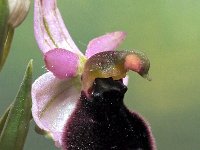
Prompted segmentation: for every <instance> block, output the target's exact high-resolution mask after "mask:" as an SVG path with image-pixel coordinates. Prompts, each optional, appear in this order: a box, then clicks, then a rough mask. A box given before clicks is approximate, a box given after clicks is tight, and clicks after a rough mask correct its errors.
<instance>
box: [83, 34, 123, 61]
mask: <svg viewBox="0 0 200 150" xmlns="http://www.w3.org/2000/svg"><path fill="white" fill-rule="evenodd" d="M125 37H126V33H125V32H121V31H117V32H112V33H108V34H105V35H103V36H100V37H97V38H95V39H93V40H91V41H90V42H89V44H88V46H87V50H86V54H85V55H86V57H87V58H89V57H91V56H92V55H94V54H96V53H99V52H103V51H112V50H115V49H116V48H117V47H118V46H119V45H120V44H121V43H122V41H123V40H124V39H125Z"/></svg>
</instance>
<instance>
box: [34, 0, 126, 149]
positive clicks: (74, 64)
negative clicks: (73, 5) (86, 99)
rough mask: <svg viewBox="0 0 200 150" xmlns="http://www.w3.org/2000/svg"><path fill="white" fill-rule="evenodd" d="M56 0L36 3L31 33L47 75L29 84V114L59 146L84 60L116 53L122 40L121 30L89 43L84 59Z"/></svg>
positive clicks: (72, 107) (76, 95)
mask: <svg viewBox="0 0 200 150" xmlns="http://www.w3.org/2000/svg"><path fill="white" fill-rule="evenodd" d="M56 2H57V1H56V0H35V4H34V33H35V38H36V41H37V43H38V46H39V48H40V50H41V52H42V54H43V55H44V61H45V65H46V68H47V69H48V72H47V73H45V74H43V75H42V76H40V77H39V78H38V79H37V80H36V81H35V82H34V83H33V85H32V115H33V118H34V120H35V122H36V124H37V125H38V127H39V128H41V129H42V130H45V131H46V133H47V134H48V135H50V136H51V138H53V140H54V141H55V143H56V146H58V147H62V140H61V137H62V134H63V128H64V125H65V124H66V122H67V120H68V118H69V116H70V115H71V113H72V112H73V110H74V108H75V106H76V103H77V101H78V98H79V96H80V93H81V88H82V87H81V85H82V84H81V75H82V73H83V69H84V64H85V62H86V60H87V58H90V57H91V56H92V55H94V54H96V53H99V52H102V51H106V50H111V51H113V50H115V49H116V48H117V46H119V44H121V43H122V41H123V40H124V39H125V36H126V34H125V33H124V32H122V31H116V32H112V33H107V34H106V35H103V36H100V37H97V38H95V39H94V40H92V41H91V42H89V45H88V47H87V50H86V54H87V55H86V56H84V55H83V54H82V52H81V51H80V50H79V49H78V47H77V46H76V45H75V43H74V41H73V40H72V38H71V36H70V34H69V32H68V31H67V28H66V27H65V24H64V22H63V20H62V17H61V15H60V12H59V10H58V8H57V4H56Z"/></svg>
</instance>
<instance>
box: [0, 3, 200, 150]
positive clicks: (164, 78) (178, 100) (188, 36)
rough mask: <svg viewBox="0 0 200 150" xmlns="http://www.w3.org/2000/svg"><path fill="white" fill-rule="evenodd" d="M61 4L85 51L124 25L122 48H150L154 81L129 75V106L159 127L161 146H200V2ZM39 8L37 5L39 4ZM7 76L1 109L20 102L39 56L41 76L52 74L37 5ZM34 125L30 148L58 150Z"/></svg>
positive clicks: (20, 33)
mask: <svg viewBox="0 0 200 150" xmlns="http://www.w3.org/2000/svg"><path fill="white" fill-rule="evenodd" d="M58 2H59V8H60V9H61V12H62V14H63V19H64V20H65V23H66V25H67V26H68V29H69V31H70V33H71V35H72V37H73V39H74V40H75V42H76V44H77V45H78V46H79V48H80V49H81V50H82V51H83V52H84V51H85V49H86V45H87V43H88V41H89V40H90V39H92V38H94V37H96V36H99V35H102V34H104V33H106V32H111V31H116V30H123V31H126V32H127V33H128V36H127V39H126V40H125V42H124V43H123V45H122V46H121V47H120V48H119V49H133V48H134V49H138V50H142V51H144V52H145V53H146V54H147V56H149V59H150V60H151V69H150V75H151V77H152V79H153V80H152V81H151V82H148V81H146V80H144V79H142V78H141V77H140V76H138V75H137V74H133V73H129V75H130V80H129V86H128V88H129V90H128V92H127V94H126V97H125V103H126V104H127V105H128V107H129V108H130V109H132V110H134V111H137V112H139V113H140V114H142V115H143V116H144V117H145V118H146V119H147V120H148V121H149V122H150V124H151V127H152V130H153V133H154V135H155V138H156V141H157V145H158V149H161V150H169V149H175V150H188V149H199V147H200V143H199V141H200V130H199V126H200V121H199V120H200V113H199V105H200V101H199V97H200V93H199V89H200V78H199V74H200V61H199V57H200V51H199V49H200V44H199V41H200V17H199V16H200V11H199V8H200V1H196V0H185V1H182V0H176V1H173V0H153V1H148V0H118V1H117V0H109V1H107V0H98V1H94V0H87V1H80V0H73V1H70V0H62V1H58ZM32 7H33V2H32ZM15 33H16V34H15V36H14V40H13V43H12V47H11V51H10V54H9V56H8V59H7V61H6V64H5V66H4V68H3V70H2V72H1V74H0V104H1V105H0V113H1V114H2V113H3V111H4V110H5V109H6V107H8V106H9V104H10V103H11V101H12V100H13V99H14V97H15V94H16V92H17V88H18V86H19V84H20V82H21V79H22V76H23V71H24V67H25V65H26V63H27V62H28V60H29V59H30V58H33V59H34V68H35V69H34V72H33V73H34V79H36V78H37V77H38V76H40V75H41V74H43V73H44V72H45V69H44V67H43V65H44V64H43V60H42V55H41V54H40V52H39V50H38V47H37V45H36V42H35V40H34V36H33V8H32V10H31V11H30V13H29V15H28V18H27V19H26V20H25V22H24V23H23V24H22V25H21V26H20V27H19V28H17V29H16V32H15ZM33 126H34V123H32V127H31V128H30V132H29V136H28V139H27V143H26V145H25V150H35V149H43V150H49V149H56V148H54V144H53V142H49V141H48V140H47V139H44V138H43V137H42V136H40V135H37V134H36V133H35V132H34V131H33V128H34V127H33Z"/></svg>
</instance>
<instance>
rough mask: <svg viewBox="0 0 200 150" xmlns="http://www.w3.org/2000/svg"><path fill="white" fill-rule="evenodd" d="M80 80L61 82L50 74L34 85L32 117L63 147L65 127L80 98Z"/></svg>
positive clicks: (39, 79)
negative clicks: (62, 139) (62, 140)
mask: <svg viewBox="0 0 200 150" xmlns="http://www.w3.org/2000/svg"><path fill="white" fill-rule="evenodd" d="M79 80H80V79H79V78H71V79H65V80H59V79H58V78H56V77H55V76H54V75H53V74H52V73H50V72H48V73H46V74H44V75H42V76H41V77H39V78H38V79H37V80H36V81H35V82H34V83H33V85H32V115H33V118H34V120H35V122H36V124H37V125H38V126H39V127H40V128H41V129H43V130H45V131H47V132H49V133H50V134H51V135H52V138H53V139H54V141H55V142H56V144H57V145H58V146H61V145H62V143H61V137H62V132H63V127H64V125H65V124H66V122H67V120H68V118H69V116H70V115H71V113H72V112H73V110H74V108H75V105H76V103H77V100H78V99H79V96H80V89H81V87H80V82H79Z"/></svg>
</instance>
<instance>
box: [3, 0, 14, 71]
mask: <svg viewBox="0 0 200 150" xmlns="http://www.w3.org/2000/svg"><path fill="white" fill-rule="evenodd" d="M8 19H9V8H8V2H7V0H1V1H0V71H1V69H2V67H3V65H4V63H5V61H6V58H7V56H8V53H9V50H10V45H11V42H12V38H13V34H14V28H13V27H11V26H10V25H8Z"/></svg>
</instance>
